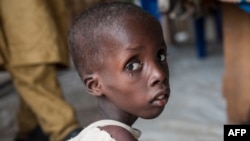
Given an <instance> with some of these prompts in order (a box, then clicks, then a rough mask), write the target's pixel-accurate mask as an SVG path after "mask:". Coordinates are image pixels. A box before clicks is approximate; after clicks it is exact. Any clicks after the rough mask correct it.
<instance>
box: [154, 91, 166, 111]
mask: <svg viewBox="0 0 250 141" xmlns="http://www.w3.org/2000/svg"><path fill="white" fill-rule="evenodd" d="M168 98H169V92H167V91H160V92H158V93H156V95H155V96H154V98H153V99H152V100H151V101H150V103H151V104H152V105H153V106H157V107H163V106H165V105H166V103H167V101H168Z"/></svg>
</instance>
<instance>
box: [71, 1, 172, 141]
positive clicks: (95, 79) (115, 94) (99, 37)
mask: <svg viewBox="0 0 250 141" xmlns="http://www.w3.org/2000/svg"><path fill="white" fill-rule="evenodd" d="M68 43H69V47H70V50H71V55H72V58H73V61H74V64H75V66H76V68H77V71H78V72H79V75H80V77H81V79H82V81H83V83H84V85H85V87H86V89H87V91H88V92H89V93H90V94H91V95H93V96H95V97H96V98H97V100H98V103H99V108H100V115H99V117H100V118H99V119H97V121H96V122H94V123H92V124H91V125H89V126H88V127H86V128H85V129H84V130H83V131H82V132H81V133H80V134H78V136H76V137H75V138H72V139H71V140H70V141H136V140H138V138H139V136H140V131H139V130H136V129H134V128H132V125H133V123H134V122H135V121H136V120H137V118H138V117H140V118H144V119H152V118H156V117H157V116H159V115H160V114H161V112H162V111H163V109H164V106H165V104H166V103H167V101H168V98H169V95H170V87H169V72H168V64H167V61H166V52H167V48H166V45H165V42H164V38H163V33H162V28H161V25H160V23H159V22H158V21H157V20H156V19H155V18H154V17H152V16H151V15H149V14H148V13H146V12H144V11H143V10H142V9H141V8H139V7H137V6H135V5H133V4H128V3H119V2H113V3H106V4H100V5H97V6H94V7H92V8H90V9H88V10H87V11H85V12H83V13H82V14H81V15H80V16H79V17H78V18H77V19H76V20H75V22H74V23H73V25H72V27H71V28H70V30H69V36H68Z"/></svg>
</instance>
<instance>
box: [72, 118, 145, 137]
mask: <svg viewBox="0 0 250 141" xmlns="http://www.w3.org/2000/svg"><path fill="white" fill-rule="evenodd" d="M108 125H115V126H120V127H123V128H124V129H126V130H128V131H129V132H130V133H131V134H132V135H133V136H134V137H135V138H136V139H138V138H139V137H140V135H141V132H140V131H139V130H137V129H134V128H131V127H130V126H128V125H126V124H124V123H121V122H118V121H115V120H100V121H97V122H94V123H92V124H90V125H89V126H88V127H86V128H84V129H83V130H82V131H81V132H80V133H79V134H78V135H77V136H76V137H74V138H72V139H70V140H68V141H115V139H114V138H112V137H111V136H110V134H109V133H108V132H106V131H104V130H101V129H100V128H98V127H103V126H108Z"/></svg>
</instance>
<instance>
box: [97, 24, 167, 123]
mask: <svg viewBox="0 0 250 141" xmlns="http://www.w3.org/2000/svg"><path fill="white" fill-rule="evenodd" d="M114 28H115V27H114ZM115 29H116V30H112V31H111V33H110V31H109V33H110V34H108V35H106V34H105V35H106V36H105V37H107V39H106V41H107V42H108V46H107V47H108V48H112V49H111V51H110V52H109V54H108V55H107V54H106V58H104V63H103V68H102V70H101V71H100V76H101V83H102V90H103V91H102V92H103V94H104V95H105V96H106V97H107V98H108V99H109V101H110V102H111V103H113V104H114V105H115V107H116V108H117V109H118V110H120V111H119V113H122V114H127V115H133V116H136V117H141V118H145V119H149V118H155V117H157V116H158V115H159V114H160V113H161V112H162V110H163V109H164V106H165V104H166V103H167V101H168V98H169V94H170V87H169V72H168V64H167V61H166V52H167V49H166V45H165V42H164V38H163V34H162V30H161V27H160V25H159V24H157V23H156V22H155V21H151V20H150V21H149V22H148V21H145V22H144V23H143V22H140V21H139V22H138V21H137V20H134V19H129V20H128V19H127V20H123V21H122V23H120V25H119V27H118V28H115Z"/></svg>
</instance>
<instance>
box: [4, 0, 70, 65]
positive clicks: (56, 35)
mask: <svg viewBox="0 0 250 141" xmlns="http://www.w3.org/2000/svg"><path fill="white" fill-rule="evenodd" d="M67 14H68V12H67V9H66V6H65V1H64V0H25V1H20V0H0V66H1V65H5V66H6V65H8V66H24V65H37V64H44V63H54V64H58V65H60V66H69V55H68V48H67V42H66V34H67V27H68V24H69V23H68V22H69V19H68V16H67Z"/></svg>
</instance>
